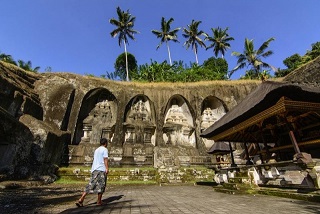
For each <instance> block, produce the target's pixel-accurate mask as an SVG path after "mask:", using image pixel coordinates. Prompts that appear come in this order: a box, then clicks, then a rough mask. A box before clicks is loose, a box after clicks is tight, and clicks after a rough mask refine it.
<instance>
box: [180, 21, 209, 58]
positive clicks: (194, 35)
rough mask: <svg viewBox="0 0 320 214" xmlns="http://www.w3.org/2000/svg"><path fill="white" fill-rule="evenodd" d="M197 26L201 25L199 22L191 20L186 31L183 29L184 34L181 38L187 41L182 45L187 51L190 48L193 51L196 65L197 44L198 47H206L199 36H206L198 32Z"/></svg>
mask: <svg viewBox="0 0 320 214" xmlns="http://www.w3.org/2000/svg"><path fill="white" fill-rule="evenodd" d="M199 24H201V21H194V20H192V22H191V24H190V25H187V26H188V29H186V28H183V32H184V34H182V36H183V37H184V38H186V39H187V41H186V42H185V43H184V44H183V45H186V46H187V49H188V48H189V47H190V46H192V49H193V51H194V54H195V55H196V63H197V64H199V63H198V44H199V45H200V47H202V46H203V47H206V45H205V44H204V42H203V41H202V39H201V38H200V36H201V35H203V36H206V34H205V33H204V32H203V31H202V30H201V31H199V30H198V27H199Z"/></svg>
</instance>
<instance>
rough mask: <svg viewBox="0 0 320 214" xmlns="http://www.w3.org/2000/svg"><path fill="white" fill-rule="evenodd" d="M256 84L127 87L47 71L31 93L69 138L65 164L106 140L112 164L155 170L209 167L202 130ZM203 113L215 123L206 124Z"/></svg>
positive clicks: (87, 157)
mask: <svg viewBox="0 0 320 214" xmlns="http://www.w3.org/2000/svg"><path fill="white" fill-rule="evenodd" d="M259 83H260V82H259V81H211V82H200V83H188V84H186V83H174V84H172V83H157V84H156V83H131V82H116V81H110V80H106V79H101V78H93V77H86V76H80V75H75V74H70V73H45V74H43V78H41V79H40V80H38V81H37V82H36V84H35V86H36V87H35V91H36V92H37V94H39V97H40V100H41V104H42V106H43V109H44V121H45V122H47V123H49V124H51V125H53V126H55V127H56V128H57V129H60V130H66V131H68V132H70V134H71V141H70V146H69V152H70V153H69V157H70V162H69V163H70V164H83V163H85V164H90V163H91V161H92V152H93V150H94V148H95V147H96V146H97V145H98V140H99V139H100V137H101V136H104V137H106V138H109V139H110V141H111V142H110V144H109V150H110V156H111V163H112V164H114V165H154V166H156V167H158V166H160V165H162V164H165V165H169V166H171V165H173V166H181V165H193V164H210V163H211V160H210V158H209V159H208V155H207V150H208V147H210V146H211V145H212V142H211V144H210V142H205V140H204V139H202V138H200V132H201V130H202V129H203V128H205V127H207V126H208V125H210V124H208V123H210V122H214V121H215V120H217V119H219V117H221V116H222V115H223V114H224V113H225V112H227V111H229V109H231V108H233V107H234V106H235V105H236V104H237V103H238V102H239V101H241V100H242V99H243V98H244V97H245V96H246V95H247V94H248V93H250V92H251V91H252V90H253V89H255V88H256V86H257V85H258V84H259ZM208 109H209V110H208ZM208 111H209V112H211V113H210V114H216V117H217V118H215V119H213V120H211V119H210V118H209V120H208V121H207V122H206V123H204V118H206V117H207V116H208V115H207V116H206V115H204V112H208ZM207 114H208V113H207ZM173 120H175V121H173ZM101 121H104V122H101ZM202 124H205V125H204V127H202ZM167 148H169V149H167ZM157 151H177V152H171V153H170V152H167V153H168V155H167V156H165V157H164V155H163V153H162V152H160V153H157ZM172 154H175V155H174V156H172ZM159 157H160V158H159ZM155 158H157V159H155Z"/></svg>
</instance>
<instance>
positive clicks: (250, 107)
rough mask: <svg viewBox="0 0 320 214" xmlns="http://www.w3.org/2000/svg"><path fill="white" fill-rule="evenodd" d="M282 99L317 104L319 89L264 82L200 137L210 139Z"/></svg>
mask: <svg viewBox="0 0 320 214" xmlns="http://www.w3.org/2000/svg"><path fill="white" fill-rule="evenodd" d="M282 97H286V98H288V99H290V100H294V101H304V102H314V103H319V102H320V88H319V87H307V86H304V85H299V84H292V83H288V82H272V81H265V82H263V83H262V84H261V85H260V86H258V87H257V88H256V90H254V91H253V92H252V93H250V94H249V95H248V96H247V97H246V98H245V99H244V100H242V102H240V103H239V104H238V105H237V106H236V107H234V108H233V109H231V110H230V111H229V112H228V113H227V114H225V115H224V116H223V117H222V118H221V119H220V120H219V121H217V122H216V123H214V124H213V125H212V126H210V127H208V128H207V129H206V130H204V131H203V133H202V134H201V135H200V136H201V137H204V138H212V137H213V136H215V135H217V134H220V133H222V132H224V131H226V130H228V129H230V128H232V127H234V126H235V125H237V124H239V123H241V122H243V121H245V120H247V119H249V118H251V117H253V116H254V115H256V114H259V113H260V112H262V111H264V110H266V109H268V108H270V107H271V106H273V105H275V104H276V103H277V102H278V101H279V100H280V98H282ZM221 140H223V139H221Z"/></svg>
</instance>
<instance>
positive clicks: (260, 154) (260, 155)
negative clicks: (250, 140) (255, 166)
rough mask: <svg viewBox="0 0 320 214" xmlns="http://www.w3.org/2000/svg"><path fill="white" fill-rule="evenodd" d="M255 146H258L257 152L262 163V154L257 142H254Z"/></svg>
mask: <svg viewBox="0 0 320 214" xmlns="http://www.w3.org/2000/svg"><path fill="white" fill-rule="evenodd" d="M256 146H257V148H258V152H259V157H260V160H261V164H263V163H264V161H263V155H262V153H261V149H260V146H259V143H256Z"/></svg>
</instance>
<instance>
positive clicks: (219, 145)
mask: <svg viewBox="0 0 320 214" xmlns="http://www.w3.org/2000/svg"><path fill="white" fill-rule="evenodd" d="M208 153H209V154H216V155H219V154H220V155H222V154H229V153H230V147H229V145H228V144H227V143H226V142H221V141H218V142H215V143H214V144H213V145H212V147H211V148H210V149H209V151H208Z"/></svg>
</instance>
